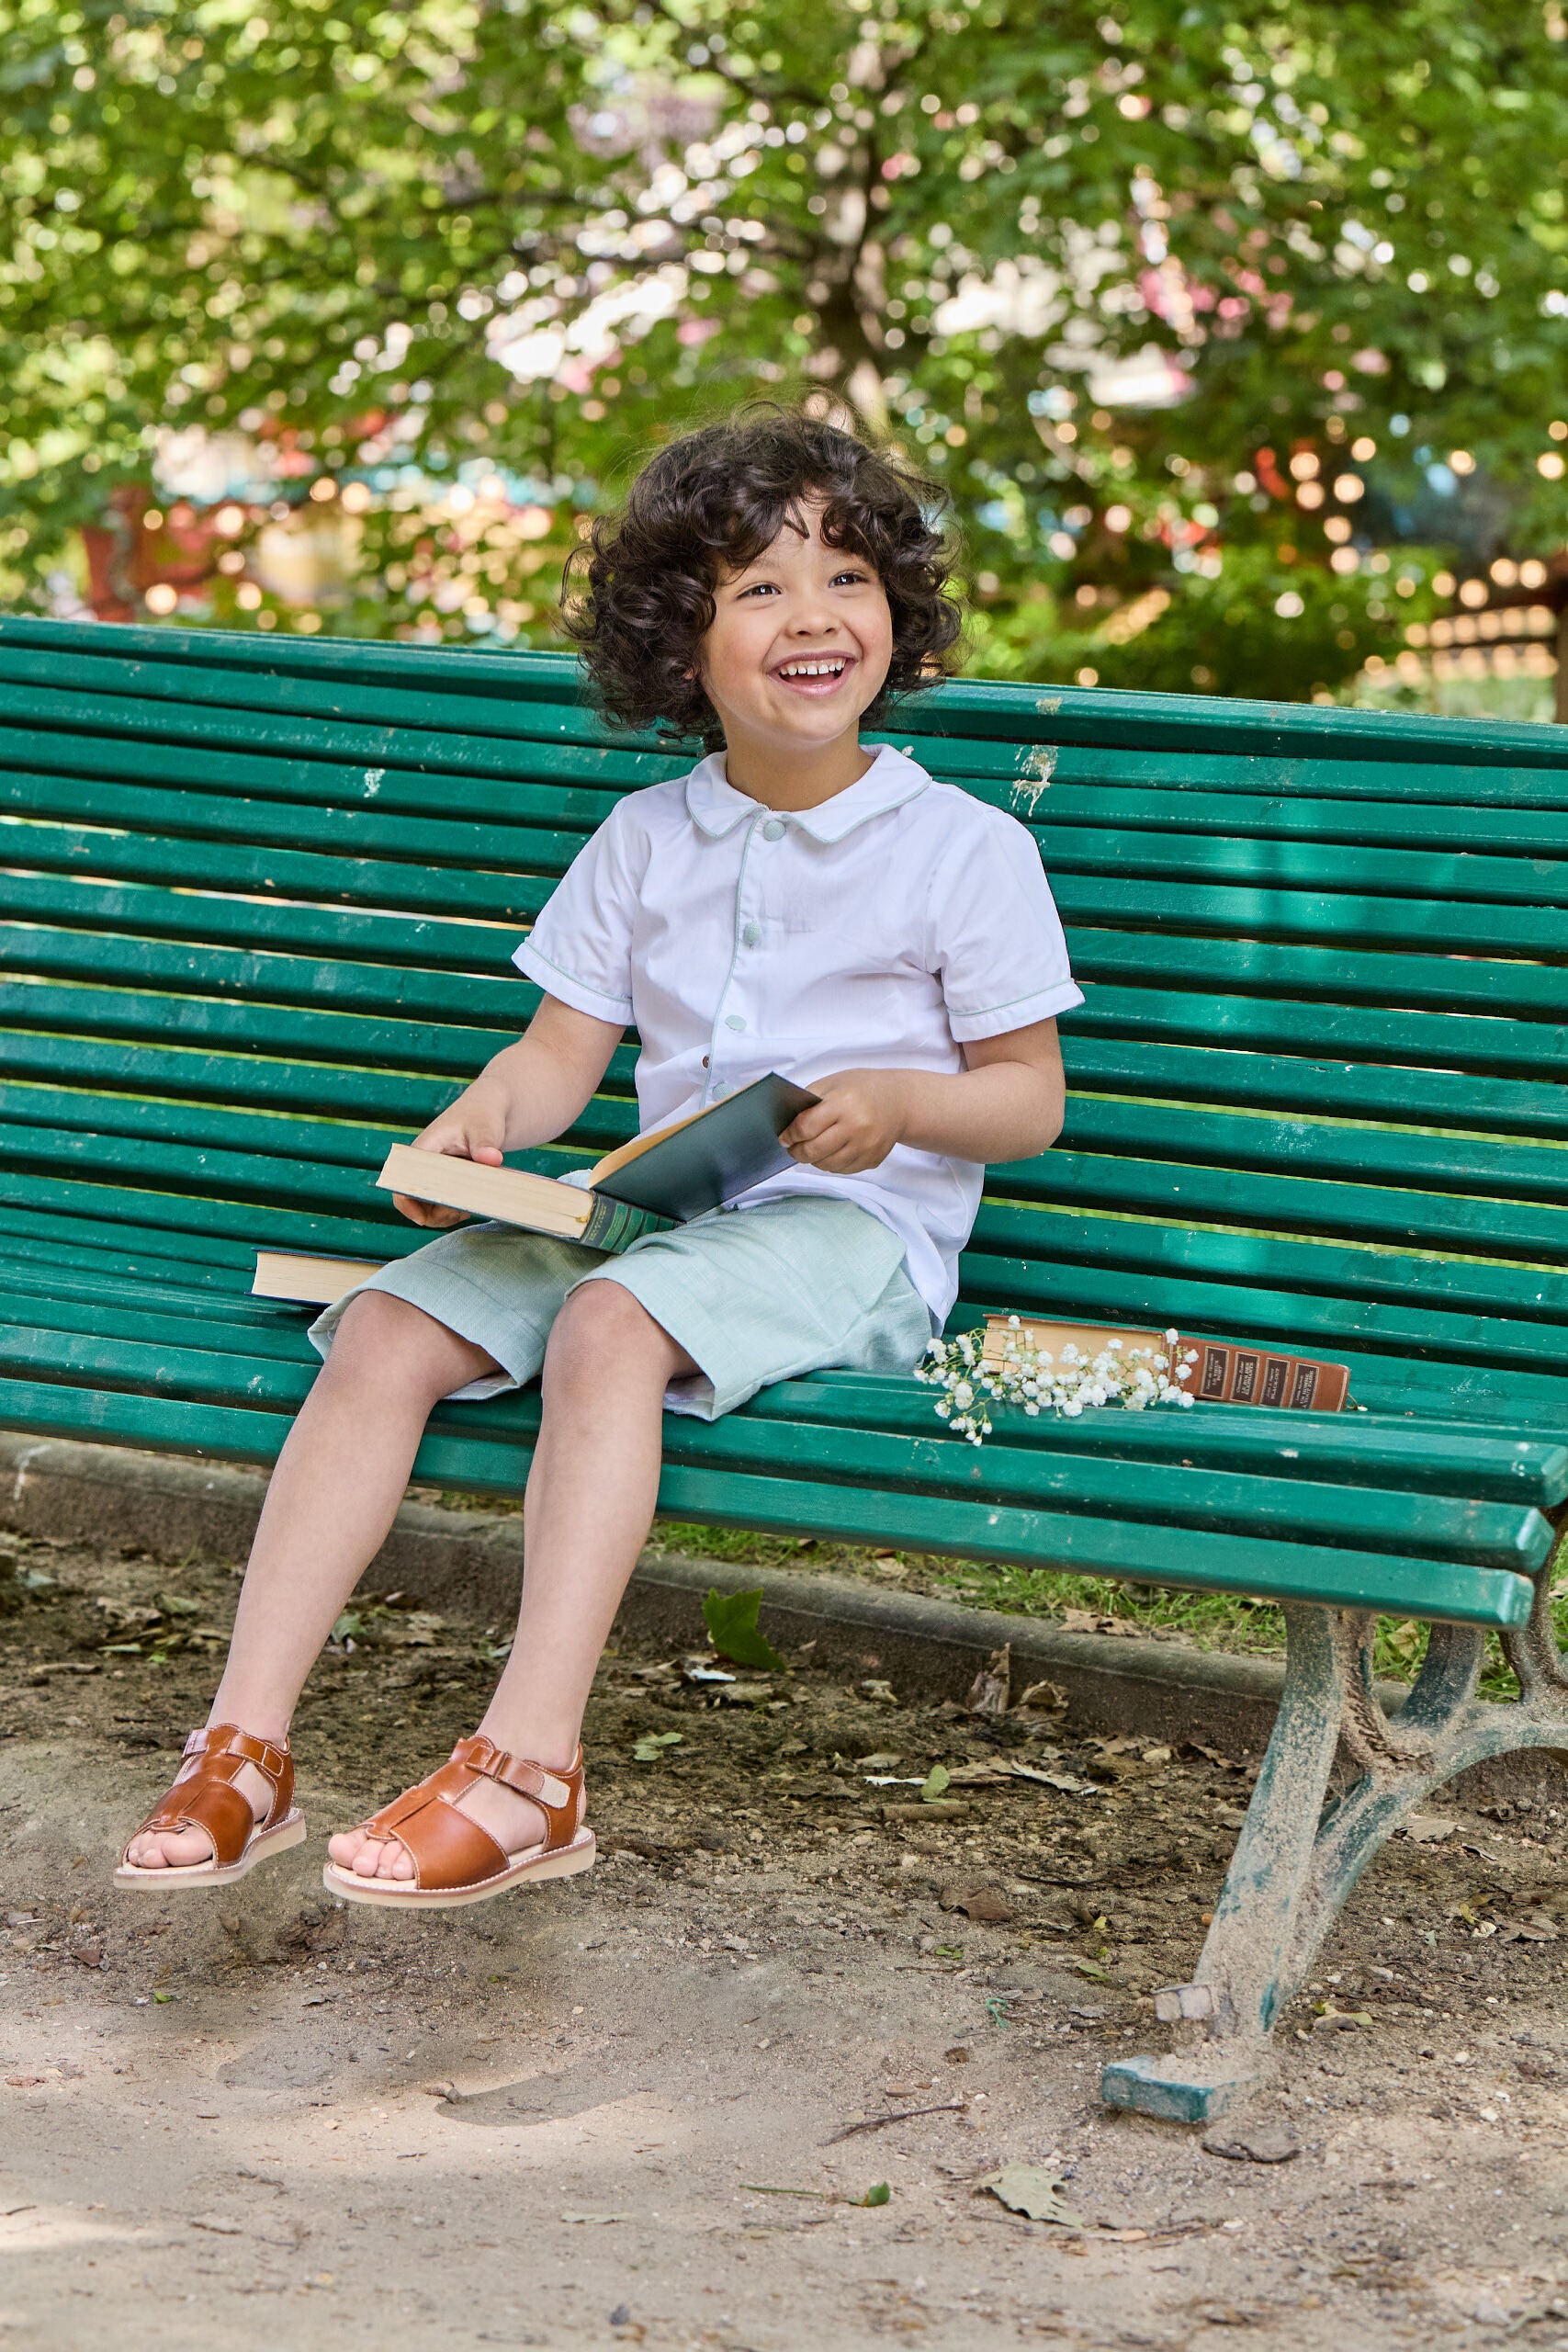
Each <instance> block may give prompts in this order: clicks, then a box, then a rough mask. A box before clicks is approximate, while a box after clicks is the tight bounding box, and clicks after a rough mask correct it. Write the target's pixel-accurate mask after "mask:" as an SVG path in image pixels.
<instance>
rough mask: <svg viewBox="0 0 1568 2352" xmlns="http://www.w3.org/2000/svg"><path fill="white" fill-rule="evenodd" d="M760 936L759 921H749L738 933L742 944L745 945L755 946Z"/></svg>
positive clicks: (760, 927)
mask: <svg viewBox="0 0 1568 2352" xmlns="http://www.w3.org/2000/svg"><path fill="white" fill-rule="evenodd" d="M761 936H762V926H761V923H760V922H749V923H748V924H747V926H746V928H745V930H744V931H743V932H742V933H741V934H740V938H741V942H742V944H743V945H745V946H747V947H755V946H756V945H757V944H758V942H759V941H760V940H761Z"/></svg>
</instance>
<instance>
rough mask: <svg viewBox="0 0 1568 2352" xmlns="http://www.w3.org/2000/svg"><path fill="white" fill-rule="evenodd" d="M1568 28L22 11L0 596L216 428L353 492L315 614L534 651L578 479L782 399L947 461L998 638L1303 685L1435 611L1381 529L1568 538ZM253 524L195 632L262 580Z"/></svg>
mask: <svg viewBox="0 0 1568 2352" xmlns="http://www.w3.org/2000/svg"><path fill="white" fill-rule="evenodd" d="M1565 35H1568V20H1565V18H1564V17H1563V15H1562V8H1561V6H1560V5H1559V0H1546V5H1545V6H1542V5H1540V0H1529V5H1527V6H1522V7H1521V6H1518V5H1517V0H1464V5H1462V6H1461V5H1460V0H1413V4H1412V5H1405V6H1400V5H1390V6H1383V7H1381V8H1378V7H1371V6H1362V5H1349V6H1347V5H1345V0H1333V5H1325V0H1296V5H1293V6H1290V7H1288V8H1287V7H1285V6H1280V5H1258V0H1228V4H1227V5H1224V6H1219V5H1211V0H1189V5H1180V0H1059V5H1057V6H1055V7H1054V8H1053V9H1052V10H1051V11H1050V12H1049V14H1048V16H1043V12H1042V11H1041V9H1040V8H1039V6H1038V0H820V5H819V6H818V7H816V8H814V9H811V10H802V9H800V8H799V7H798V6H792V5H789V4H788V0H400V5H399V6H389V5H387V4H386V0H144V4H143V5H138V6H119V7H117V8H109V7H106V6H99V5H92V6H83V5H81V0H0V89H4V91H5V94H6V110H5V118H4V122H3V123H0V336H3V337H4V343H5V348H6V354H7V365H6V373H5V379H4V381H3V382H0V595H5V596H6V597H8V598H9V599H10V600H12V601H17V600H39V601H41V600H46V599H47V598H48V596H49V595H50V594H51V593H55V592H53V591H51V588H50V585H49V582H50V578H51V573H54V572H56V571H58V567H59V565H60V562H61V551H62V548H63V547H64V545H65V544H66V542H67V539H68V537H69V536H70V534H71V533H72V532H73V531H74V530H76V529H78V528H79V527H80V526H83V525H90V524H93V523H95V522H96V523H98V524H100V525H102V524H103V523H104V522H105V520H106V518H107V520H108V521H109V522H110V523H112V526H113V529H114V530H115V531H116V532H118V535H119V538H120V540H121V542H123V543H124V544H125V545H127V546H129V548H130V552H131V554H132V556H133V557H134V556H135V555H136V554H137V550H138V548H140V547H141V537H142V535H144V533H145V531H146V529H147V527H148V525H147V522H146V519H145V515H144V513H143V510H144V508H145V506H146V503H147V497H148V492H147V489H146V485H147V484H148V481H149V479H150V474H151V469H152V461H153V458H154V453H155V448H156V447H157V445H158V441H159V436H160V435H168V434H170V433H171V432H180V431H186V432H188V429H189V428H191V427H199V428H200V429H201V430H202V432H203V433H205V434H206V435H224V434H226V433H234V434H238V435H244V436H246V438H247V440H248V441H249V442H251V443H253V444H255V445H257V446H259V447H262V448H263V449H264V450H265V451H266V452H267V453H268V454H269V458H270V461H271V463H272V465H273V468H274V472H275V477H276V479H275V482H274V485H273V487H274V488H275V490H276V493H277V503H276V512H277V513H279V514H281V512H282V511H283V508H284V506H285V504H286V503H294V502H296V501H298V500H299V498H300V497H302V496H305V495H307V494H308V493H309V492H310V490H311V489H312V488H313V489H314V492H315V493H316V496H317V499H318V502H319V503H321V505H323V506H330V505H331V503H332V500H333V495H334V494H335V493H336V492H338V490H339V489H340V487H341V486H342V485H344V483H349V482H352V484H353V487H354V488H355V492H356V493H357V496H356V499H355V502H353V503H356V504H357V505H358V506H359V508H360V513H359V515H358V516H357V517H356V518H355V521H354V523H353V526H352V531H351V533H350V537H349V539H348V542H347V545H348V548H349V560H350V574H351V576H350V579H349V582H348V583H347V587H346V590H345V597H344V602H343V604H342V605H341V607H340V611H339V615H338V617H337V618H336V619H335V620H334V624H333V625H334V626H335V627H346V628H354V629H360V630H366V631H377V632H382V631H389V630H391V629H394V628H405V629H406V628H409V627H411V626H414V625H418V626H420V627H422V628H425V629H426V630H427V631H428V630H429V629H431V628H435V627H439V628H441V629H442V630H443V631H444V632H445V633H446V634H451V635H464V636H466V635H468V634H469V633H470V632H473V633H479V632H482V631H487V630H491V629H493V628H495V627H496V626H497V623H498V622H499V624H500V628H501V633H502V636H503V637H506V636H511V635H514V634H516V633H518V632H519V631H522V632H523V633H524V634H531V635H534V636H536V637H537V636H540V635H541V634H544V633H546V632H547V628H548V619H547V614H548V605H549V591H550V589H551V586H552V583H553V578H554V574H555V572H556V571H557V569H558V561H559V559H560V556H561V554H562V553H563V552H564V546H565V543H566V537H565V535H566V534H568V533H569V532H570V526H571V517H572V510H573V508H574V506H581V504H583V503H592V502H593V500H594V499H596V498H603V497H607V496H610V495H613V493H614V488H615V483H616V481H617V480H618V479H620V478H621V477H622V476H623V475H624V473H625V471H626V468H627V467H628V466H629V465H630V464H632V463H633V462H635V459H636V457H637V453H638V452H639V451H640V450H641V449H643V448H645V447H647V446H648V444H649V441H650V439H651V438H652V437H654V436H655V435H659V434H662V433H667V432H669V431H670V430H671V429H672V428H674V427H676V426H678V425H679V424H682V423H685V422H687V421H688V420H690V419H691V418H692V417H694V416H695V415H698V414H701V413H706V412H707V411H709V410H711V409H712V408H713V407H714V406H715V405H716V404H718V403H720V402H723V401H729V400H732V399H734V398H737V397H739V396H741V395H743V394H745V393H748V392H758V391H763V392H766V391H768V390H772V389H773V388H785V389H792V388H794V387H795V386H796V385H797V384H798V383H799V382H801V381H803V380H804V381H807V382H812V383H816V384H818V385H820V386H821V387H823V388H830V389H833V390H839V391H842V392H845V393H847V394H848V395H849V396H850V397H851V398H852V400H853V401H856V402H857V403H858V404H859V406H860V407H861V409H862V410H863V412H864V413H867V414H868V415H869V416H870V417H871V418H872V419H873V420H874V421H875V422H877V423H879V424H885V425H886V428H887V430H888V431H889V432H890V433H891V434H892V435H893V437H895V438H896V439H897V441H898V442H899V443H900V444H901V445H902V446H904V447H907V448H908V451H909V453H910V454H911V456H914V457H917V458H919V459H920V460H921V461H922V462H924V463H925V464H927V465H928V466H929V467H930V468H931V469H932V470H933V471H935V472H938V473H940V474H941V475H942V478H943V479H944V480H946V481H948V482H949V484H950V485H951V487H952V490H953V495H954V498H955V501H956V503H957V505H958V509H959V512H960V515H961V516H962V518H963V520H964V526H965V528H966V530H967V532H968V535H969V539H970V546H971V556H972V563H973V570H974V573H975V577H976V583H977V590H978V601H979V606H980V612H979V618H978V621H977V626H976V650H977V655H978V660H979V663H980V665H981V666H983V667H994V668H999V669H1002V670H1008V669H1020V668H1021V669H1025V670H1028V669H1032V670H1034V671H1035V672H1036V673H1041V672H1042V671H1049V670H1054V669H1059V668H1060V666H1061V665H1062V664H1064V663H1074V664H1077V663H1082V664H1084V665H1085V666H1086V667H1087V668H1089V669H1092V670H1094V671H1095V672H1097V673H1098V674H1099V675H1100V676H1101V677H1102V678H1104V679H1105V680H1106V681H1107V682H1108V683H1111V682H1114V683H1118V684H1134V683H1136V684H1161V685H1166V684H1173V685H1174V684H1181V685H1186V686H1190V685H1193V684H1197V685H1199V686H1201V687H1205V688H1213V689H1214V690H1217V691H1228V692H1235V691H1240V690H1254V691H1256V690H1258V688H1259V687H1261V688H1263V689H1264V690H1266V691H1269V690H1272V691H1310V690H1311V689H1312V688H1313V687H1314V686H1317V687H1325V686H1331V685H1332V684H1335V683H1336V681H1337V680H1338V679H1340V678H1342V677H1344V676H1345V675H1347V674H1348V673H1350V672H1352V671H1354V670H1355V669H1356V668H1358V667H1359V665H1360V663H1361V662H1363V661H1364V660H1365V658H1366V656H1367V654H1368V653H1369V651H1371V650H1376V649H1377V648H1378V647H1380V646H1382V647H1385V648H1387V649H1389V650H1393V648H1394V647H1395V646H1397V644H1398V642H1399V639H1400V623H1401V620H1402V618H1407V617H1408V616H1409V615H1410V614H1411V613H1412V612H1415V611H1416V609H1417V604H1416V601H1413V600H1411V599H1407V600H1406V602H1405V603H1404V605H1401V603H1400V600H1399V594H1398V588H1397V581H1395V582H1390V580H1389V579H1388V577H1387V576H1386V575H1385V574H1384V573H1382V572H1379V571H1372V570H1371V568H1370V563H1369V560H1368V559H1369V558H1370V556H1371V549H1372V546H1373V543H1374V542H1375V540H1376V538H1377V537H1390V536H1393V537H1410V536H1411V534H1412V530H1413V528H1414V529H1416V530H1419V532H1420V533H1421V534H1422V535H1423V536H1425V537H1427V538H1429V539H1430V540H1431V541H1432V543H1433V544H1434V545H1438V546H1442V545H1455V544H1465V545H1473V546H1474V547H1476V548H1480V549H1482V551H1483V552H1484V550H1485V549H1486V548H1487V547H1488V546H1492V545H1495V544H1500V543H1501V539H1502V537H1504V536H1505V535H1506V534H1508V533H1512V534H1513V535H1514V536H1515V537H1517V538H1520V539H1521V541H1523V542H1528V543H1529V545H1530V546H1531V547H1532V548H1533V547H1535V546H1538V545H1544V544H1546V543H1548V542H1550V543H1551V544H1555V543H1556V542H1557V541H1558V540H1559V539H1560V538H1561V537H1562V523H1563V496H1564V485H1563V463H1562V457H1561V456H1560V455H1559V454H1558V451H1557V444H1556V440H1555V439H1553V438H1551V437H1550V435H1549V433H1548V425H1549V422H1554V423H1557V424H1559V425H1561V423H1562V421H1561V420H1560V419H1558V418H1557V416H1556V411H1557V408H1558V407H1559V406H1560V405H1561V404H1562V402H1563V399H1564V395H1563V392H1562V382H1563V358H1564V336H1565V332H1568V40H1565ZM1565 433H1568V428H1563V429H1562V430H1560V432H1559V434H1558V435H1557V438H1558V439H1561V438H1562V437H1564V434H1565ZM165 446H166V445H165ZM1444 481H1446V484H1447V488H1446V489H1444V487H1443V484H1444ZM433 484H434V485H436V486H439V485H441V484H451V485H454V488H455V491H456V495H455V496H453V495H451V494H448V495H446V497H445V498H443V497H442V496H441V495H440V494H438V491H433V490H432V488H431V485H433ZM1435 484H1436V487H1434V485H1435ZM487 485H488V487H487ZM139 486H140V487H139ZM367 489H368V491H369V492H370V494H369V495H368V496H367V495H366V491H367ZM154 511H155V512H158V511H159V510H154ZM258 520H259V516H258V515H257V512H256V510H255V509H254V506H252V507H250V508H248V509H247V510H246V511H245V512H244V513H243V515H241V517H240V523H241V527H240V528H239V529H237V530H236V531H235V534H234V537H235V541H236V544H235V546H234V547H233V548H232V549H231V552H230V555H229V561H228V569H227V570H226V571H222V572H217V571H211V572H210V579H209V588H210V595H211V601H212V609H213V611H214V613H215V616H218V617H220V618H225V619H237V620H241V621H243V619H244V618H245V617H246V606H247V604H249V605H251V606H252V607H253V608H254V609H255V616H256V617H257V618H258V619H261V620H263V621H265V620H266V619H267V618H268V617H269V616H273V615H274V614H275V612H276V600H275V599H273V598H272V597H271V596H270V595H268V596H262V597H261V598H260V604H259V607H258V604H257V599H258V594H259V592H258V590H257V589H256V587H255V585H254V582H251V581H250V580H249V579H248V577H247V576H246V571H247V565H248V556H247V548H248V546H249V544H250V542H251V541H253V540H254V537H255V525H256V524H257V522H258ZM153 527H154V528H155V527H157V526H153ZM164 527H165V528H167V527H168V526H167V523H166V522H165V524H164ZM105 544H106V545H107V542H106V543H105ZM277 560H278V559H277V556H276V550H275V551H274V558H273V561H274V569H275V571H276V562H277ZM1336 567H1337V568H1336ZM249 568H250V569H255V568H257V567H255V566H250V567H249ZM209 569H210V568H209ZM259 569H260V571H261V575H262V577H263V579H264V580H265V578H266V577H267V570H266V561H265V560H263V561H262V562H261V563H260V565H259ZM1431 569H1432V563H1431V561H1430V560H1427V562H1425V563H1416V565H1415V566H1414V567H1413V571H1412V589H1413V590H1414V591H1418V592H1419V596H1420V597H1421V598H1423V599H1427V598H1429V588H1428V585H1427V575H1428V574H1429V572H1430V571H1431ZM200 570H201V566H200V564H199V563H197V565H196V571H197V574H198V575H199V573H200ZM1393 570H1394V571H1395V573H1396V574H1397V571H1398V565H1397V560H1396V562H1395V564H1394V566H1393ZM130 572H131V576H132V579H133V580H134V579H135V578H136V577H138V576H142V575H139V574H138V573H137V571H136V564H135V563H134V562H132V564H131V565H130ZM144 572H145V566H144V565H143V567H142V573H143V575H144ZM1391 585H1393V587H1394V594H1392V595H1391V594H1390V588H1391ZM541 592H544V593H543V594H542V595H541ZM536 600H538V601H536ZM1420 608H1421V609H1426V605H1425V604H1422V605H1421V606H1420ZM433 615H434V616H436V617H435V618H434V619H432V618H431V616H433ZM1335 616H1337V617H1335Z"/></svg>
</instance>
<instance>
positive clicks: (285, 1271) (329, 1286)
mask: <svg viewBox="0 0 1568 2352" xmlns="http://www.w3.org/2000/svg"><path fill="white" fill-rule="evenodd" d="M380 1270H381V1261H380V1259H379V1258H327V1257H322V1256H320V1255H318V1254H317V1253H316V1252H315V1251H313V1250H257V1251H256V1271H255V1279H254V1282H253V1283H252V1284H251V1296H252V1297H253V1298H291V1299H295V1300H297V1301H299V1302H300V1303H301V1304H308V1305H310V1306H332V1304H333V1301H334V1300H335V1299H339V1298H341V1297H342V1296H343V1295H344V1291H345V1290H353V1288H354V1287H355V1283H362V1282H364V1281H366V1280H367V1277H368V1276H369V1275H371V1274H375V1273H379V1272H380Z"/></svg>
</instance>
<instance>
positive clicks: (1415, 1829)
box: [1404, 1813, 1459, 1846]
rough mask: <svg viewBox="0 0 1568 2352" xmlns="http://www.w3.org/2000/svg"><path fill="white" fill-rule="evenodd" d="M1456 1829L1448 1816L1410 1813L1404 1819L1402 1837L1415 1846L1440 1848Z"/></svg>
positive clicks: (1457, 1825) (1455, 1822)
mask: <svg viewBox="0 0 1568 2352" xmlns="http://www.w3.org/2000/svg"><path fill="white" fill-rule="evenodd" d="M1458 1827H1459V1823H1458V1822H1457V1821H1455V1820H1454V1819H1453V1818H1452V1817H1451V1816H1450V1815H1448V1814H1442V1813H1411V1814H1407V1815H1405V1817H1404V1835H1405V1836H1406V1837H1407V1838H1409V1839H1410V1840H1411V1842H1412V1844H1414V1845H1416V1846H1440V1845H1441V1844H1442V1841H1443V1839H1444V1838H1451V1837H1452V1836H1453V1834H1454V1831H1455V1830H1456V1829H1457V1828H1458Z"/></svg>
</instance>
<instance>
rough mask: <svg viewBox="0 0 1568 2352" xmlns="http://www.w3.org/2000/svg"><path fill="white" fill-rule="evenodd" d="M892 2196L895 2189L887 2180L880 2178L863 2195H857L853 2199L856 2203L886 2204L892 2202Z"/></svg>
mask: <svg viewBox="0 0 1568 2352" xmlns="http://www.w3.org/2000/svg"><path fill="white" fill-rule="evenodd" d="M892 2198H893V2191H892V2190H891V2188H889V2187H888V2186H887V2183H886V2181H885V2180H879V2181H876V2182H874V2184H873V2186H872V2187H871V2188H868V2189H867V2190H866V2192H865V2195H864V2196H863V2197H857V2198H855V2199H853V2200H852V2201H853V2202H854V2203H855V2204H856V2205H886V2204H890V2203H891V2202H892Z"/></svg>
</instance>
